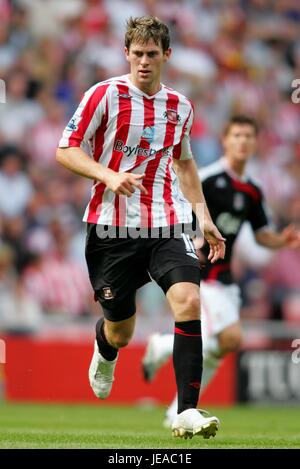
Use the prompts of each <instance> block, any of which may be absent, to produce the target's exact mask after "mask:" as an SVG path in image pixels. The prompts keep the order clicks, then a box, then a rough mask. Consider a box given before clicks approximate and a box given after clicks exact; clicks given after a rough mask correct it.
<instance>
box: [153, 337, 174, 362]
mask: <svg viewBox="0 0 300 469" xmlns="http://www.w3.org/2000/svg"><path fill="white" fill-rule="evenodd" d="M173 344H174V334H161V335H160V336H159V339H158V350H157V355H158V358H159V361H162V362H165V361H167V359H168V358H169V357H171V355H172V353H173Z"/></svg>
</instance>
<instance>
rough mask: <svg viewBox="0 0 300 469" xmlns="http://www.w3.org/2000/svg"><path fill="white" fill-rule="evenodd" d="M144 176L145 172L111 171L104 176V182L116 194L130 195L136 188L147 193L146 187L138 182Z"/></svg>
mask: <svg viewBox="0 0 300 469" xmlns="http://www.w3.org/2000/svg"><path fill="white" fill-rule="evenodd" d="M144 177H145V174H131V173H116V172H113V171H112V172H111V173H110V174H109V176H108V177H107V178H106V181H105V184H106V186H107V187H108V188H109V189H110V190H111V191H112V192H114V193H115V194H116V195H126V196H127V197H131V196H132V194H133V193H134V192H135V190H136V189H139V190H140V191H141V192H142V193H143V194H145V195H147V194H148V191H147V189H146V188H145V187H144V186H143V185H142V184H141V182H140V180H141V179H143V178H144Z"/></svg>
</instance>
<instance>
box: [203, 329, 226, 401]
mask: <svg viewBox="0 0 300 469" xmlns="http://www.w3.org/2000/svg"><path fill="white" fill-rule="evenodd" d="M220 354H221V351H220V347H219V342H218V339H217V337H216V336H208V337H205V336H204V337H203V372H202V380H201V391H200V394H203V391H204V390H205V388H206V387H207V385H208V384H209V383H210V381H211V380H212V378H213V377H214V375H215V374H216V371H217V369H218V368H219V365H220V363H221V358H220Z"/></svg>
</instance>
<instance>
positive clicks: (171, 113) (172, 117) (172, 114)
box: [164, 109, 181, 124]
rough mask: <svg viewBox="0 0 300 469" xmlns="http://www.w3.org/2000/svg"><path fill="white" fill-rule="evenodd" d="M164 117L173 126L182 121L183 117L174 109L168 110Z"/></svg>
mask: <svg viewBox="0 0 300 469" xmlns="http://www.w3.org/2000/svg"><path fill="white" fill-rule="evenodd" d="M164 117H165V118H166V119H167V120H168V122H170V123H171V124H177V123H178V122H180V121H181V117H180V115H179V114H177V111H175V110H174V109H167V110H166V111H165V113H164Z"/></svg>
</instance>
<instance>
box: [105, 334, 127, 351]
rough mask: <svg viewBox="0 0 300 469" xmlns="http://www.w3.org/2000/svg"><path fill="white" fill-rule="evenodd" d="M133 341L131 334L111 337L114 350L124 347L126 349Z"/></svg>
mask: <svg viewBox="0 0 300 469" xmlns="http://www.w3.org/2000/svg"><path fill="white" fill-rule="evenodd" d="M130 340H131V335H129V334H114V335H113V336H111V337H110V340H109V342H110V344H111V345H112V346H113V347H114V348H117V349H119V348H122V347H126V345H128V344H129V342H130Z"/></svg>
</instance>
